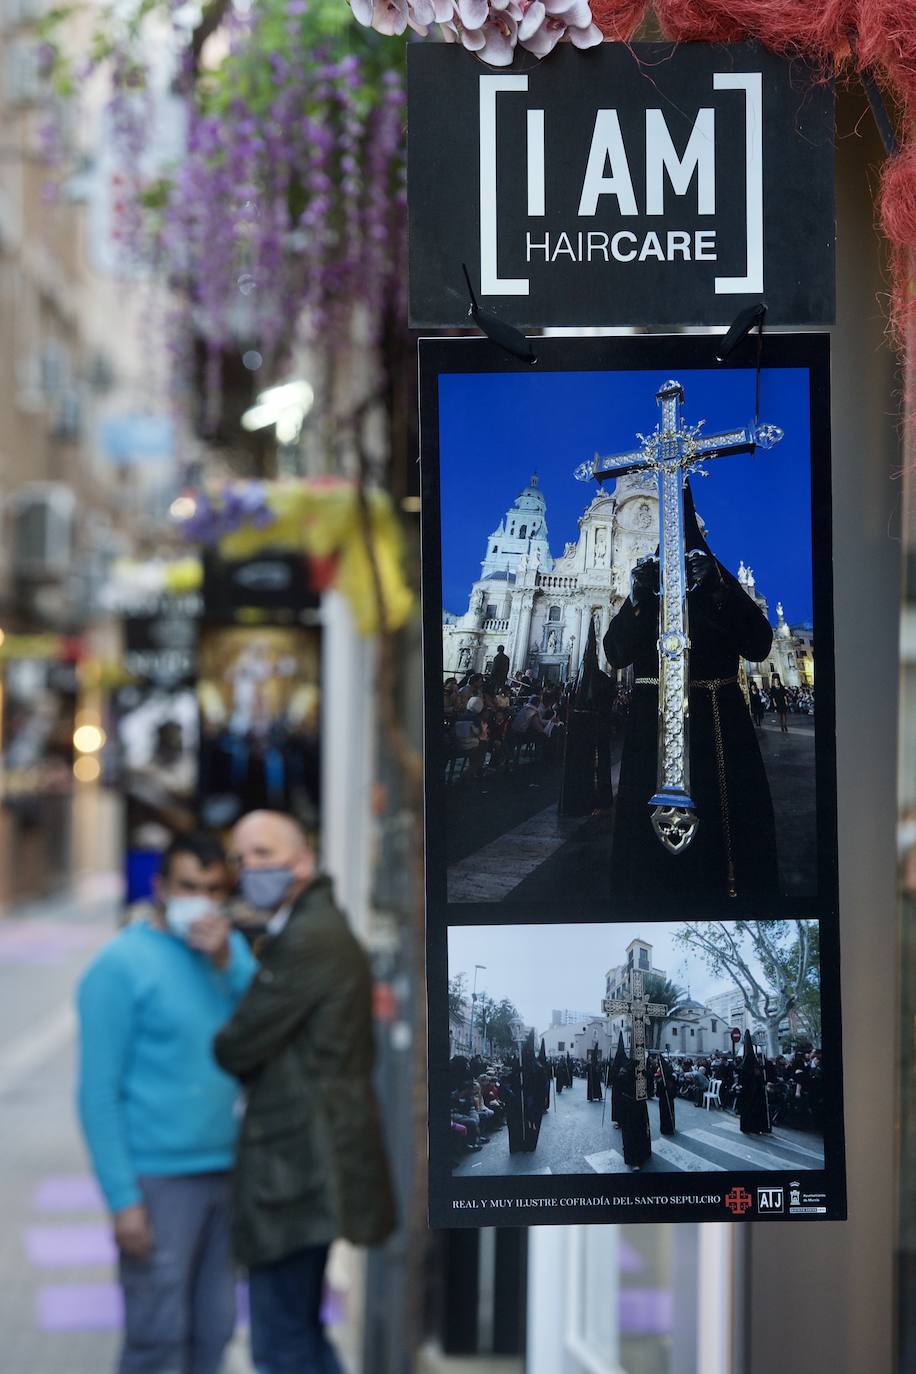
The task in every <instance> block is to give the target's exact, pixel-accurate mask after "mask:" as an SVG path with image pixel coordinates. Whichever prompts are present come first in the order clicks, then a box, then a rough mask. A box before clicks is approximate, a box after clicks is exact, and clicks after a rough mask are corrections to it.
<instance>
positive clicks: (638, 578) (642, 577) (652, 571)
mask: <svg viewBox="0 0 916 1374" xmlns="http://www.w3.org/2000/svg"><path fill="white" fill-rule="evenodd" d="M658 586H659V583H658V559H657V558H656V557H655V555H654V554H653V555H651V556H650V557H649V558H640V559H639V561H638V562H637V564H636V566H635V568H634V569H633V571H632V572H631V574H630V600H631V601H632V603H633V605H634V606H639V605H640V604H641V603H642V602H645V601H650V600H651V599H652V598H653V597H657V596H658Z"/></svg>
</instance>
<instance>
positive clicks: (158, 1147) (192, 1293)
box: [78, 835, 256, 1374]
mask: <svg viewBox="0 0 916 1374" xmlns="http://www.w3.org/2000/svg"><path fill="white" fill-rule="evenodd" d="M230 886H231V879H230V873H229V869H228V867H227V864H226V858H225V855H224V853H223V850H222V847H221V845H220V844H219V842H218V841H217V840H215V839H214V838H213V837H211V836H208V835H189V836H183V837H181V838H179V839H177V840H175V842H174V843H173V844H172V846H171V848H170V849H169V850H168V851H167V852H166V854H165V856H164V859H163V863H162V872H161V875H160V877H159V879H158V882H157V888H156V903H155V906H154V907H153V909H152V911H151V913H150V916H149V918H148V919H147V920H143V921H140V922H137V923H135V924H133V925H130V926H127V927H126V928H125V929H124V930H122V931H121V932H120V933H119V934H118V935H116V936H115V938H114V939H113V940H112V941H111V942H110V943H109V944H108V945H107V946H106V947H105V948H104V949H103V950H102V951H101V953H100V954H99V955H98V956H97V957H96V958H95V959H94V960H93V962H92V964H91V965H90V966H89V969H88V970H87V972H86V973H85V975H84V977H83V979H82V981H81V983H80V986H79V991H78V1008H79V1019H80V1032H81V1034H80V1081H79V1111H80V1119H81V1122H82V1126H83V1132H84V1135H85V1137H86V1143H87V1145H88V1147H89V1153H90V1155H91V1157H92V1163H93V1166H94V1168H95V1172H96V1174H97V1176H98V1179H99V1184H100V1186H101V1189H102V1192H103V1193H104V1195H105V1199H106V1201H107V1203H108V1206H109V1208H110V1210H111V1214H112V1218H113V1225H114V1236H115V1241H116V1243H117V1246H118V1251H119V1272H120V1279H121V1286H122V1289H123V1293H124V1325H125V1332H124V1346H123V1349H122V1353H121V1360H120V1364H119V1374H217V1370H218V1369H219V1366H220V1362H221V1360H222V1356H223V1351H224V1349H225V1347H226V1345H227V1343H228V1341H229V1340H230V1338H231V1336H232V1331H233V1327H234V1325H235V1283H234V1275H233V1270H232V1263H231V1259H230V1250H229V1209H230V1170H231V1169H232V1166H233V1163H234V1156H235V1142H236V1133H237V1127H238V1117H239V1103H238V1085H237V1083H236V1082H235V1080H234V1079H233V1078H231V1077H229V1075H228V1074H225V1073H223V1071H222V1070H221V1069H220V1068H219V1067H218V1066H217V1064H216V1061H215V1060H214V1058H213V1054H212V1050H211V1045H212V1041H213V1037H214V1035H215V1034H216V1032H217V1031H218V1030H219V1029H220V1027H221V1026H222V1025H223V1024H224V1023H225V1022H226V1021H227V1020H228V1018H229V1017H230V1016H231V1015H232V1012H233V1011H234V1010H235V1007H236V1005H237V1004H238V1002H239V1000H240V999H241V997H242V995H243V993H244V992H245V990H246V989H247V987H248V984H249V982H250V981H251V978H252V976H253V974H254V971H255V968H256V964H255V961H254V958H253V957H252V955H251V953H250V952H249V950H248V946H247V945H246V943H245V941H244V940H243V939H242V937H241V936H240V935H238V934H235V933H230V929H229V924H228V922H227V921H226V919H225V918H224V917H223V916H222V914H221V908H222V906H223V904H224V903H225V900H226V898H227V896H228V894H229V890H230Z"/></svg>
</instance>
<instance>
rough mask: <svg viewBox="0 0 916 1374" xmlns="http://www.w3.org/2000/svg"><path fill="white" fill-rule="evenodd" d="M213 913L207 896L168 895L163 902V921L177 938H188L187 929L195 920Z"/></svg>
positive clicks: (211, 904)
mask: <svg viewBox="0 0 916 1374" xmlns="http://www.w3.org/2000/svg"><path fill="white" fill-rule="evenodd" d="M212 914H213V903H212V902H211V901H210V898H209V897H196V896H193V895H192V896H187V897H170V898H169V899H168V901H167V902H166V904H165V923H166V925H167V926H168V928H169V930H170V931H171V932H172V934H173V935H177V936H178V938H179V940H186V939H187V938H188V931H189V930H190V928H191V926H192V925H193V924H194V922H195V921H199V920H201V918H202V917H204V916H211V915H212Z"/></svg>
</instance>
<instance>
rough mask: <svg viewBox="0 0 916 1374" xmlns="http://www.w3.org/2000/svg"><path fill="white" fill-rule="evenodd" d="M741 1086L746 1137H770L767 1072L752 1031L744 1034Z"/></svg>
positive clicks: (739, 1075)
mask: <svg viewBox="0 0 916 1374" xmlns="http://www.w3.org/2000/svg"><path fill="white" fill-rule="evenodd" d="M738 1081H739V1082H740V1084H741V1104H740V1119H741V1129H742V1131H743V1132H744V1134H745V1135H768V1134H769V1132H770V1131H771V1130H772V1127H771V1125H770V1109H769V1104H768V1103H767V1079H766V1070H765V1068H764V1066H763V1064H761V1062H760V1060H759V1059H758V1058H757V1052H756V1051H755V1049H754V1045H753V1042H752V1040H751V1033H750V1031H745V1032H744V1058H743V1059H742V1061H741V1068H740V1069H739V1070H738Z"/></svg>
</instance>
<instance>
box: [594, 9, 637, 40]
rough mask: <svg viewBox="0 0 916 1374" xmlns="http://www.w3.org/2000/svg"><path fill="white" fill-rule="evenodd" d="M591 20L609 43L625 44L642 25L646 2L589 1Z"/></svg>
mask: <svg viewBox="0 0 916 1374" xmlns="http://www.w3.org/2000/svg"><path fill="white" fill-rule="evenodd" d="M590 3H591V11H592V18H593V19H594V21H595V23H596V24H597V25H598V28H599V29H600V30H601V32H602V33H603V34H604V37H605V38H606V39H607V40H608V42H610V43H626V42H628V41H629V40H630V39H631V38H632V37H633V34H634V33H635V32H636V30H637V29H638V27H639V25H640V24H641V23H642V20H643V16H644V14H645V12H646V10H647V8H648V0H590Z"/></svg>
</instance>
